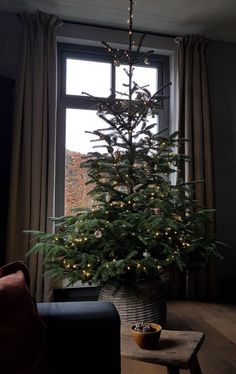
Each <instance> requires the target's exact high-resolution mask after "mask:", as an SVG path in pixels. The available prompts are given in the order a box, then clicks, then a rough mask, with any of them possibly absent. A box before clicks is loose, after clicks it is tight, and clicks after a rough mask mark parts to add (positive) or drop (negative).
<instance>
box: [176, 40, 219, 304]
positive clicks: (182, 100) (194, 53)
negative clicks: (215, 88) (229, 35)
mask: <svg viewBox="0 0 236 374" xmlns="http://www.w3.org/2000/svg"><path fill="white" fill-rule="evenodd" d="M176 42H177V45H178V47H177V73H178V77H177V79H178V100H179V104H178V105H179V108H178V110H179V113H178V114H179V116H178V128H179V131H180V134H181V136H182V137H184V138H187V139H189V140H188V141H187V142H186V143H185V149H184V151H185V153H186V154H188V155H190V157H191V162H190V163H187V165H185V170H184V178H185V181H187V182H188V181H193V180H198V179H200V180H204V182H203V183H197V184H196V191H195V197H196V199H197V201H198V203H199V204H200V205H203V206H205V207H206V208H208V209H212V208H214V189H213V165H212V136H211V118H210V99H209V88H208V73H207V56H206V50H207V46H208V44H209V41H208V40H207V39H206V38H205V37H203V36H183V37H178V38H176ZM209 229H210V230H214V218H213V217H212V225H211V227H210V228H209ZM216 285H217V276H216V262H215V261H213V260H211V261H210V262H209V264H208V266H207V267H206V268H201V269H198V271H196V272H195V273H193V274H191V273H190V274H189V275H188V277H187V279H186V292H187V296H188V297H196V298H212V297H214V296H215V293H216Z"/></svg>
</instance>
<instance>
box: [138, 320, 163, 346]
mask: <svg viewBox="0 0 236 374" xmlns="http://www.w3.org/2000/svg"><path fill="white" fill-rule="evenodd" d="M145 325H149V326H150V327H151V328H152V331H149V332H143V331H136V330H134V328H135V325H132V327H131V334H132V336H133V338H134V340H135V342H136V344H137V345H138V346H139V347H140V348H143V349H156V348H158V344H159V340H160V335H161V330H162V326H161V325H159V324H156V323H145Z"/></svg>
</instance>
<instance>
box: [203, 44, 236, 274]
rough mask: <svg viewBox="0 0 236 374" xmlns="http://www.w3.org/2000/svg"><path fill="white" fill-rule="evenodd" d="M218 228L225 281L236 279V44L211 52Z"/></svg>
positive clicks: (212, 46)
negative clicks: (229, 246) (224, 246)
mask: <svg viewBox="0 0 236 374" xmlns="http://www.w3.org/2000/svg"><path fill="white" fill-rule="evenodd" d="M208 60H209V81H210V97H211V114H212V132H213V153H214V155H213V160H214V180H215V207H216V225H217V232H218V235H219V239H220V240H222V241H224V242H226V243H228V244H229V245H231V246H232V248H231V249H224V260H223V261H222V263H220V273H221V276H223V277H233V276H234V277H236V266H235V265H236V44H233V43H232V44H231V43H223V42H211V43H210V45H209V48H208Z"/></svg>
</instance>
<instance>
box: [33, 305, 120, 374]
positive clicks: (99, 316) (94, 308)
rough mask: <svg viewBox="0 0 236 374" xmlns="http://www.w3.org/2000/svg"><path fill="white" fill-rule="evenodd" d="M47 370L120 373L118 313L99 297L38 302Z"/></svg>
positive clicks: (68, 373)
mask: <svg viewBox="0 0 236 374" xmlns="http://www.w3.org/2000/svg"><path fill="white" fill-rule="evenodd" d="M37 307H38V311H39V314H40V316H41V317H42V318H43V320H44V322H45V324H46V329H45V334H46V352H47V360H48V362H49V372H50V374H51V373H53V374H58V373H64V374H70V373H73V374H76V373H86V374H92V373H96V372H99V373H103V374H120V370H121V369H120V317H119V314H118V312H117V310H116V308H115V306H114V305H113V304H112V303H109V302H102V301H78V302H50V303H38V304H37Z"/></svg>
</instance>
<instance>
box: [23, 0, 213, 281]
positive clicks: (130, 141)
mask: <svg viewBox="0 0 236 374" xmlns="http://www.w3.org/2000/svg"><path fill="white" fill-rule="evenodd" d="M132 22H133V0H130V8H129V48H128V50H127V51H121V50H117V49H114V48H112V47H111V46H110V45H109V44H108V43H106V42H103V44H104V45H105V48H106V49H107V51H108V53H110V54H111V56H112V57H113V61H114V64H116V65H118V64H120V63H122V64H125V65H126V68H125V72H126V75H127V82H124V86H126V87H127V88H128V93H127V94H123V95H122V96H121V97H122V98H121V99H117V98H115V97H114V96H112V95H111V96H110V97H108V98H107V99H105V100H103V101H101V102H100V103H99V106H98V108H97V110H98V116H99V117H100V118H101V119H102V120H103V121H104V128H101V129H97V130H96V131H94V132H93V133H92V134H93V135H95V136H96V140H95V141H94V152H91V153H89V154H88V157H87V158H85V159H84V162H83V164H82V167H84V168H86V169H87V173H88V176H89V182H88V183H90V184H91V187H92V188H91V195H92V197H93V201H94V206H93V208H91V209H79V208H78V209H75V210H74V212H73V214H71V215H70V216H63V217H56V218H52V219H53V221H55V232H53V233H44V232H35V231H33V232H31V233H33V238H34V239H35V238H36V239H37V242H36V243H34V245H33V247H32V249H31V251H30V254H31V253H33V252H43V253H44V257H45V267H46V270H47V271H48V272H49V273H50V274H51V275H52V276H55V277H56V278H66V279H68V280H69V282H70V283H75V282H76V281H78V280H80V281H82V283H84V282H91V283H93V284H96V285H103V284H113V283H115V284H118V285H123V284H134V283H136V282H141V281H153V280H156V279H159V277H160V272H161V271H165V270H166V269H169V268H171V267H174V268H178V269H180V271H183V270H185V269H189V267H190V266H192V265H193V264H200V263H206V262H207V260H208V258H209V257H210V256H220V255H219V251H218V248H217V242H216V239H215V237H214V236H212V234H210V233H209V232H208V224H209V222H210V220H209V217H210V215H209V213H210V212H209V211H207V210H206V209H204V207H201V206H199V205H198V202H197V201H195V199H194V186H195V184H196V183H203V182H200V181H199V182H198V181H195V182H193V183H185V182H184V181H183V180H180V179H179V178H178V177H177V178H172V177H171V176H172V175H175V176H178V171H179V170H180V169H181V168H182V167H183V166H184V163H185V162H189V159H188V157H187V156H185V155H184V154H180V152H179V151H180V149H182V147H181V146H182V145H183V142H185V140H184V139H180V138H179V136H178V132H175V133H172V134H169V133H168V130H165V131H162V132H157V124H156V122H155V121H154V119H153V117H154V116H155V115H156V114H158V112H159V110H161V109H160V108H161V103H162V102H163V100H166V99H168V97H167V96H165V95H164V94H163V93H164V92H165V89H166V87H168V86H169V83H168V82H167V84H166V85H165V86H164V87H161V88H160V89H159V90H158V91H157V92H156V93H154V94H151V93H150V91H149V89H148V87H147V86H145V87H143V86H142V87H140V86H139V85H138V83H137V82H134V81H133V71H134V66H135V65H138V64H139V63H140V62H143V61H144V60H145V61H147V59H148V57H149V55H150V54H151V53H152V51H149V52H147V53H142V52H141V51H142V48H141V46H142V42H143V37H141V39H140V43H139V45H138V47H136V48H135V47H134V46H133V30H132ZM87 95H88V94H87ZM89 95H90V94H89ZM88 136H90V134H88ZM173 179H175V180H176V182H175V183H173ZM78 188H79V186H78Z"/></svg>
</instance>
